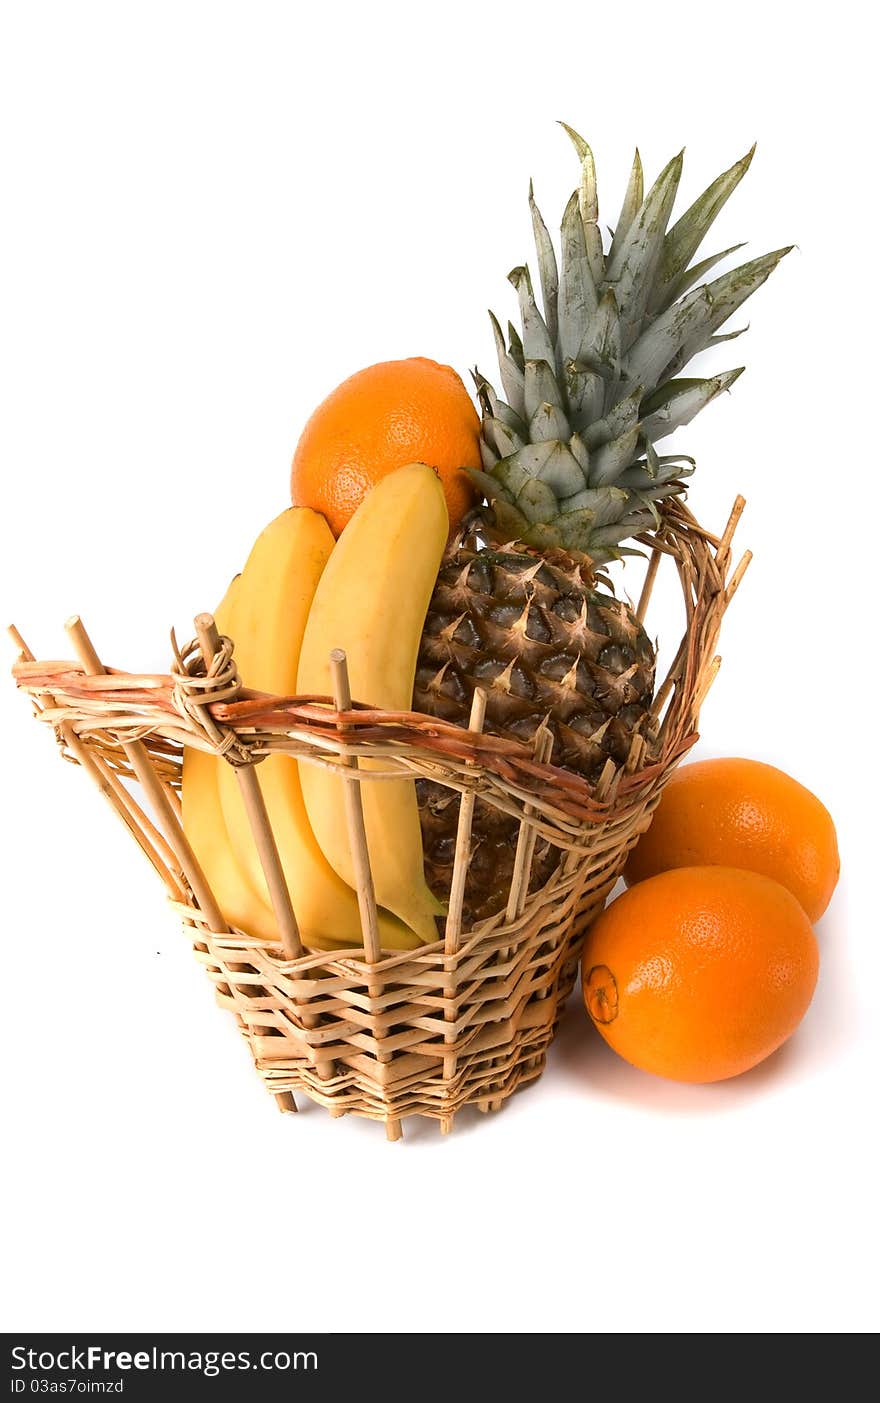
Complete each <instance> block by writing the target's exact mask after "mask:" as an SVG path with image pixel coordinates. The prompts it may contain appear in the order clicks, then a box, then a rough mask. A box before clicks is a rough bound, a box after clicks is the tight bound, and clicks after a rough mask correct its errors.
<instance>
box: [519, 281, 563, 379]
mask: <svg viewBox="0 0 880 1403" xmlns="http://www.w3.org/2000/svg"><path fill="white" fill-rule="evenodd" d="M509 280H510V282H511V283H512V284H513V286H514V287H515V288H516V294H517V297H518V298H519V311H520V319H521V321H522V350H523V355H524V357H525V359H526V361H530V360H545V361H547V362H548V363H549V364H550V365H553V364H554V360H555V351H554V347H553V343H552V341H551V340H550V333H549V331H548V330H547V324H546V322H545V321H544V318H543V317H542V316H541V313H540V312H539V310H538V304H537V302H536V301H535V294H534V292H533V290H532V279H531V276H530V274H529V270H528V268H525V267H523V268H514V269H513V271H512V272H511V273H510V274H509Z"/></svg>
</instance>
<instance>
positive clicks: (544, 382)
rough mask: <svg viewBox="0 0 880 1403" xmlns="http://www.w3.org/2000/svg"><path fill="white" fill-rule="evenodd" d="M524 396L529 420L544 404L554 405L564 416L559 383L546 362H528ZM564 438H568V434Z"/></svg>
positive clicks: (563, 404)
mask: <svg viewBox="0 0 880 1403" xmlns="http://www.w3.org/2000/svg"><path fill="white" fill-rule="evenodd" d="M524 394H525V403H526V414H527V415H528V416H529V418H531V417H532V415H533V414H534V413H535V412H536V411H537V410H538V409H539V408H540V406H541V405H542V404H552V405H553V406H554V407H555V408H556V409H558V410H559V411H560V413H562V414H564V411H565V402H564V399H563V395H562V390H561V388H560V385H559V381H558V380H557V378H556V375H555V374H554V372H553V370H552V369H551V367H550V366H549V365H548V364H547V362H546V361H543V360H541V361H535V360H530V361H526V373H525V385H524ZM566 427H567V426H566ZM564 437H565V438H568V433H566V434H565V435H564Z"/></svg>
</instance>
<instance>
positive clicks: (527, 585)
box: [414, 549, 655, 921]
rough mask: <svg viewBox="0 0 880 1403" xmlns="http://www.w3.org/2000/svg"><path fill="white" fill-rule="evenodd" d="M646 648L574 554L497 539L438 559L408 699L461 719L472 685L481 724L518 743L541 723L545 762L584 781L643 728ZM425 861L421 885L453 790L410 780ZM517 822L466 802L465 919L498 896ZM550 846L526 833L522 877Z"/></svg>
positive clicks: (443, 883)
mask: <svg viewBox="0 0 880 1403" xmlns="http://www.w3.org/2000/svg"><path fill="white" fill-rule="evenodd" d="M654 669H655V654H654V649H653V647H652V644H651V641H650V639H649V638H648V636H647V634H646V633H645V631H644V629H643V628H642V627H641V625H640V624H639V623H638V621H637V620H636V618H635V616H634V615H633V614H632V612H631V611H630V610H629V609H628V608H627V606H626V605H625V604H624V603H623V602H622V601H620V600H618V599H615V598H614V596H613V595H610V594H606V593H604V592H602V591H600V590H598V589H597V588H596V587H595V584H594V582H593V581H592V578H591V576H590V574H589V569H588V567H587V566H586V565H585V564H584V562H582V561H578V560H576V559H574V558H572V557H567V556H565V555H564V554H563V553H562V552H558V551H557V552H553V553H552V554H551V556H550V557H549V558H544V559H541V558H538V557H535V556H533V555H529V554H524V553H518V552H515V551H511V550H499V551H495V550H480V551H472V550H466V549H461V550H458V551H456V552H455V553H453V554H451V555H449V556H448V557H447V558H446V560H444V563H443V566H442V567H441V570H440V573H439V576H438V580H437V585H436V588H435V590H434V594H433V596H432V599H431V603H430V605H429V608H428V614H427V618H426V621H425V629H424V633H423V636H422V644H421V649H420V652H419V662H418V668H417V671H416V684H415V694H414V704H415V706H416V708H417V709H418V710H419V711H425V712H427V713H428V714H430V715H433V716H439V717H442V718H443V719H445V720H448V721H452V722H455V723H457V724H459V725H463V726H466V725H467V718H468V714H469V711H470V704H471V698H472V696H473V692H474V689H475V688H476V687H482V688H484V689H485V690H486V695H487V705H486V729H487V730H489V731H491V732H492V733H493V734H494V735H500V736H504V737H506V738H507V739H510V740H515V741H519V742H521V743H523V742H525V743H528V742H530V741H531V740H532V738H533V737H534V734H535V732H536V731H537V729H538V727H539V726H540V725H541V723H542V722H546V724H547V725H548V726H549V728H550V731H551V733H552V735H553V751H552V754H551V761H552V763H554V764H557V765H563V766H565V767H567V768H569V769H572V770H574V771H576V772H577V773H579V774H582V775H584V776H585V777H586V778H587V779H589V780H592V781H595V780H597V779H598V778H599V775H600V774H601V772H602V769H603V768H604V766H605V763H606V761H607V760H608V759H609V757H610V758H611V759H613V760H614V761H615V762H616V763H618V764H620V763H622V762H623V761H624V760H625V759H626V756H627V754H628V751H629V747H630V745H631V743H632V738H633V736H634V734H635V733H636V732H637V731H638V732H641V733H642V734H643V735H644V736H645V739H646V741H648V742H649V744H650V741H651V739H652V720H651V714H650V708H651V701H652V697H653V689H654ZM419 801H420V813H421V820H422V835H423V841H424V846H425V864H426V872H427V876H428V882H429V885H430V886H431V888H432V890H433V891H434V892H435V893H436V894H439V895H441V896H442V895H444V894H445V893H446V892H447V891H448V888H449V882H450V879H451V872H452V857H453V853H454V847H455V832H456V826H457V818H458V806H459V801H458V798H457V796H451V794H450V791H449V790H445V789H443V787H442V786H440V785H437V784H433V783H431V782H429V781H424V780H422V781H419ZM516 832H517V823H516V821H515V820H513V819H510V818H508V817H507V816H506V815H504V814H500V813H499V812H498V811H497V810H495V809H492V808H491V806H490V805H488V804H486V803H484V802H481V801H480V802H478V804H477V807H476V811H475V817H474V825H473V839H472V841H473V848H472V854H471V864H470V868H469V874H468V885H467V888H466V907H467V910H466V918H467V919H468V920H469V921H474V920H479V919H482V918H484V917H486V916H489V915H491V914H493V912H494V911H497V910H498V909H499V908H500V907H501V906H502V905H503V904H504V902H505V901H506V898H507V888H508V886H509V882H510V877H511V875H512V870H513V855H514V849H515V846H516ZM557 861H558V852H557V851H556V850H554V849H551V848H549V846H548V845H546V844H544V845H541V844H539V845H538V847H537V849H536V854H535V862H534V866H533V870H532V886H533V887H536V886H539V885H541V884H542V883H543V882H544V881H545V880H546V879H547V877H548V876H549V875H550V872H551V871H552V869H553V867H554V866H555V864H556V862H557Z"/></svg>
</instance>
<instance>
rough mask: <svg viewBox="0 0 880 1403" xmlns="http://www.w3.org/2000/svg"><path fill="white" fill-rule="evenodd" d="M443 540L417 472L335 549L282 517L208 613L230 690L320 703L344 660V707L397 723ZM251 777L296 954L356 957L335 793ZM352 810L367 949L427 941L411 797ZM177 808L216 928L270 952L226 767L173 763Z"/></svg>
mask: <svg viewBox="0 0 880 1403" xmlns="http://www.w3.org/2000/svg"><path fill="white" fill-rule="evenodd" d="M448 530H449V523H448V517H447V512H446V504H445V501H444V497H443V491H442V488H441V486H440V483H439V480H438V479H437V476H436V474H435V473H434V472H433V471H432V470H431V469H430V468H427V467H425V466H424V465H421V464H413V465H412V466H411V467H408V468H404V469H401V470H400V471H398V472H395V473H393V474H391V475H390V476H389V477H388V478H387V479H385V480H384V481H383V482H381V483H380V484H379V485H378V486H376V487H375V488H374V489H373V491H372V492H371V493H370V494H369V496H368V497H367V498H366V499H365V501H364V503H363V504H362V506H361V507H360V508H359V509H358V511H357V512H356V513H355V515H354V517H353V518H352V520H351V522H350V523H349V525H348V527H347V528H346V530H345V531H344V532H343V534H342V536H341V537H340V539H339V541H338V542H335V543H334V540H333V536H332V534H331V532H330V528H329V527H328V525H327V523H326V521H325V519H324V518H323V516H321V515H320V514H319V513H317V512H314V511H311V510H310V509H308V508H305V507H291V508H289V509H288V510H287V511H285V512H282V513H281V515H280V516H278V517H276V519H275V520H274V521H273V522H271V523H270V525H269V526H267V527H266V529H265V531H263V533H262V534H261V535H260V536H259V537H258V539H257V542H256V544H255V545H254V548H253V550H252V551H251V554H250V556H249V557H248V560H247V563H246V565H245V567H244V570H243V571H242V573H241V575H240V576H238V577H237V578H236V579H235V580H234V581H233V584H232V586H231V587H230V589H229V591H228V592H227V595H226V597H225V599H224V600H223V602H222V604H221V605H220V608H219V609H218V610H217V614H216V620H217V626H218V628H219V630H220V632H221V633H223V634H226V635H228V636H229V637H230V638H232V640H233V642H234V644H235V658H236V663H237V667H238V671H239V674H240V676H241V677H242V679H243V681H244V682H245V683H246V684H247V685H248V686H249V687H253V688H256V689H257V690H259V691H265V692H271V693H274V694H275V695H279V696H289V695H291V694H294V693H300V694H304V695H315V694H321V695H329V694H330V693H331V692H332V687H331V683H330V664H329V654H330V651H331V649H333V648H344V649H345V652H346V654H347V657H348V668H349V676H350V680H351V689H352V694H353V696H355V697H357V698H358V699H359V700H363V701H366V702H369V703H370V704H371V705H375V706H377V707H383V708H385V709H388V710H407V709H409V707H410V706H411V704H412V693H413V682H414V678H415V669H416V659H417V656H418V649H419V641H420V638H421V633H422V628H423V625H424V619H425V614H426V612H427V608H428V602H429V600H430V598H431V593H432V590H433V588H434V584H435V582H436V578H437V571H438V568H439V565H440V560H441V557H442V554H443V549H444V546H445V544H446V538H447V533H448ZM366 763H367V764H369V762H366ZM365 767H366V766H365ZM257 773H258V776H259V780H260V786H261V789H262V791H263V797H264V799H265V801H266V809H267V811H268V815H269V820H270V823H271V825H272V830H273V832H274V834H275V840H276V843H277V846H278V852H279V856H280V858H281V863H282V866H283V868H284V874H285V877H286V879H287V885H288V888H289V890H290V894H291V899H292V901H293V906H294V910H295V912H296V917H297V921H298V923H299V927H300V932H301V935H302V939H303V942H304V943H305V944H306V945H309V946H313V947H317V948H319V949H332V948H339V947H345V946H347V947H351V946H355V945H359V944H361V943H362V935H361V925H360V917H359V913H358V904H357V897H356V894H355V889H354V888H355V877H354V867H353V861H352V855H351V850H350V846H349V842H348V835H347V827H346V822H345V809H344V789H343V786H344V784H345V781H344V780H343V779H342V778H341V777H337V776H336V775H334V774H333V773H332V772H331V771H330V770H329V769H327V768H325V767H324V766H317V765H312V764H308V763H303V764H302V765H300V764H298V762H297V761H296V760H294V759H293V758H292V757H291V756H287V755H274V756H271V757H270V758H269V759H267V760H264V761H263V762H262V763H261V764H260V766H259V768H258V771H257ZM362 795H363V804H364V818H365V823H366V830H367V844H368V848H369V853H370V866H371V868H372V872H373V880H374V884H375V890H376V900H377V902H378V903H379V936H380V941H381V944H382V946H383V948H385V949H389V950H407V949H414V948H416V947H417V946H419V945H420V944H422V943H426V942H431V941H433V940H436V939H437V923H436V917H437V916H438V915H441V914H442V907H441V906H440V904H439V902H438V901H437V899H436V898H435V897H434V896H433V895H432V894H431V892H430V891H429V889H428V886H427V884H426V882H425V874H424V863H423V854H422V840H421V830H420V825H419V814H418V807H417V802H416V794H415V785H414V782H413V781H412V780H406V779H403V780H382V781H378V782H375V783H370V782H369V781H367V782H365V783H364V784H363V786H362ZM182 799H183V820H184V827H185V829H186V832H187V835H188V836H189V838H190V841H191V842H192V845H193V847H194V849H195V851H196V854H197V855H198V857H199V859H200V861H201V863H202V866H203V868H204V871H205V874H206V876H207V878H208V880H209V882H210V883H211V886H212V888H213V890H214V893H215V895H216V897H217V900H218V902H219V905H220V907H221V910H222V911H223V914H224V916H225V917H226V919H227V920H228V921H229V923H230V925H232V926H234V927H236V928H237V929H239V930H242V931H244V932H245V933H246V934H249V935H254V936H257V937H259V938H260V939H267V940H273V939H276V938H277V927H276V923H275V919H274V916H273V914H272V910H271V907H270V904H269V894H268V890H267V887H266V881H265V877H264V875H263V870H262V867H261V864H260V859H259V855H258V853H257V848H256V844H255V843H254V840H253V837H252V835H251V831H250V827H249V824H248V820H247V815H246V812H245V808H244V804H243V801H242V798H241V794H240V792H239V788H238V784H237V781H236V778H235V775H234V773H233V770H232V767H231V766H230V765H228V764H227V763H226V761H225V760H222V759H215V757H213V756H211V755H206V754H204V753H202V752H200V751H196V750H193V749H187V751H186V754H185V756H184V766H183V792H182Z"/></svg>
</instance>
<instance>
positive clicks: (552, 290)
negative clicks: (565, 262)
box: [529, 181, 559, 345]
mask: <svg viewBox="0 0 880 1403" xmlns="http://www.w3.org/2000/svg"><path fill="white" fill-rule="evenodd" d="M529 209H530V210H531V215H532V231H533V233H534V236H535V251H536V253H537V256H538V275H539V277H540V280H541V301H542V303H543V307H544V321H545V322H546V324H547V331H548V333H549V336H550V340H551V342H552V343H553V344H554V345H555V344H556V336H557V310H556V309H557V302H558V297H559V271H558V269H557V267H556V252H555V250H554V248H553V240H552V239H551V237H550V234H549V231H548V229H547V225H546V224H545V223H544V220H543V219H542V217H541V211H540V210H539V209H538V206H537V205H536V204H535V192H534V189H533V187H532V183H531V181H529Z"/></svg>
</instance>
